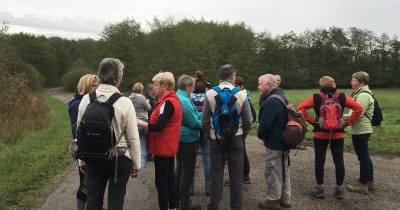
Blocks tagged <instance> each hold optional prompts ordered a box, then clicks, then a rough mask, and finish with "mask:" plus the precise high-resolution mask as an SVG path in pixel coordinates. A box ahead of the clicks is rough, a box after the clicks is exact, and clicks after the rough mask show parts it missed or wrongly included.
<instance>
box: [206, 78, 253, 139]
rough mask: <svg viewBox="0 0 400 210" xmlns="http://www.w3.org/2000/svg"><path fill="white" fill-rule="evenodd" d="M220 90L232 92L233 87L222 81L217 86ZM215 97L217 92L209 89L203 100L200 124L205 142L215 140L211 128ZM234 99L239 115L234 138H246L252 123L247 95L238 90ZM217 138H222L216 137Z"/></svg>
mask: <svg viewBox="0 0 400 210" xmlns="http://www.w3.org/2000/svg"><path fill="white" fill-rule="evenodd" d="M218 86H219V87H220V88H221V89H223V88H229V89H230V90H232V89H233V88H234V87H235V86H233V85H232V84H231V83H230V82H228V81H223V82H221V83H220V84H219V85H218ZM216 95H217V92H216V91H215V90H213V89H210V90H208V91H207V92H206V97H205V98H204V108H203V113H202V118H201V124H202V128H203V132H204V139H205V140H210V139H214V140H215V139H216V138H215V135H216V134H215V131H214V128H213V127H212V123H211V120H212V114H213V112H214V110H215V98H214V97H215V96H216ZM235 97H236V99H237V100H236V107H237V109H238V113H239V118H240V119H239V129H238V131H237V133H236V136H239V135H243V136H244V137H246V136H247V134H248V133H249V131H250V128H251V122H252V121H253V119H252V117H251V110H250V105H249V101H248V100H247V95H246V93H245V92H243V91H242V90H240V91H239V92H237V93H236V94H235ZM218 138H221V139H222V138H223V137H221V136H219V135H218Z"/></svg>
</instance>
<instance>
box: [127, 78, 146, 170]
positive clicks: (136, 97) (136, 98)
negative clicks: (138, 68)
mask: <svg viewBox="0 0 400 210" xmlns="http://www.w3.org/2000/svg"><path fill="white" fill-rule="evenodd" d="M143 88H144V87H143V85H142V83H140V82H137V83H135V84H134V85H133V87H132V92H133V93H132V94H131V95H130V96H129V99H131V101H132V103H133V106H134V107H135V111H136V118H137V119H139V120H142V121H146V122H148V120H149V117H148V116H149V115H148V113H149V111H150V110H151V106H150V104H149V102H148V101H147V100H146V97H145V96H144V95H143ZM138 129H139V137H140V154H141V161H142V167H143V168H144V167H146V162H147V155H148V154H147V129H144V128H142V127H139V128H138Z"/></svg>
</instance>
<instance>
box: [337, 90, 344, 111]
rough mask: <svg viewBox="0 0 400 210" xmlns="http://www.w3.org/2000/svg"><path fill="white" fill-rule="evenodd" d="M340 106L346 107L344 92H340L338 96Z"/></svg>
mask: <svg viewBox="0 0 400 210" xmlns="http://www.w3.org/2000/svg"><path fill="white" fill-rule="evenodd" d="M337 99H338V101H339V104H340V106H342V110H344V108H345V107H346V95H345V94H344V93H339V95H338V97H337Z"/></svg>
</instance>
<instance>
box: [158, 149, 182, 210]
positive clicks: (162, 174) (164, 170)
mask: <svg viewBox="0 0 400 210" xmlns="http://www.w3.org/2000/svg"><path fill="white" fill-rule="evenodd" d="M154 169H155V183H156V188H157V192H158V206H159V208H160V210H168V208H170V209H174V208H176V207H177V203H178V198H177V191H178V190H177V188H176V181H175V171H174V170H175V157H160V156H157V155H155V156H154Z"/></svg>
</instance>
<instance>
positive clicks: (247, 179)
mask: <svg viewBox="0 0 400 210" xmlns="http://www.w3.org/2000/svg"><path fill="white" fill-rule="evenodd" d="M243 184H251V181H250V176H249V175H245V176H243Z"/></svg>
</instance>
